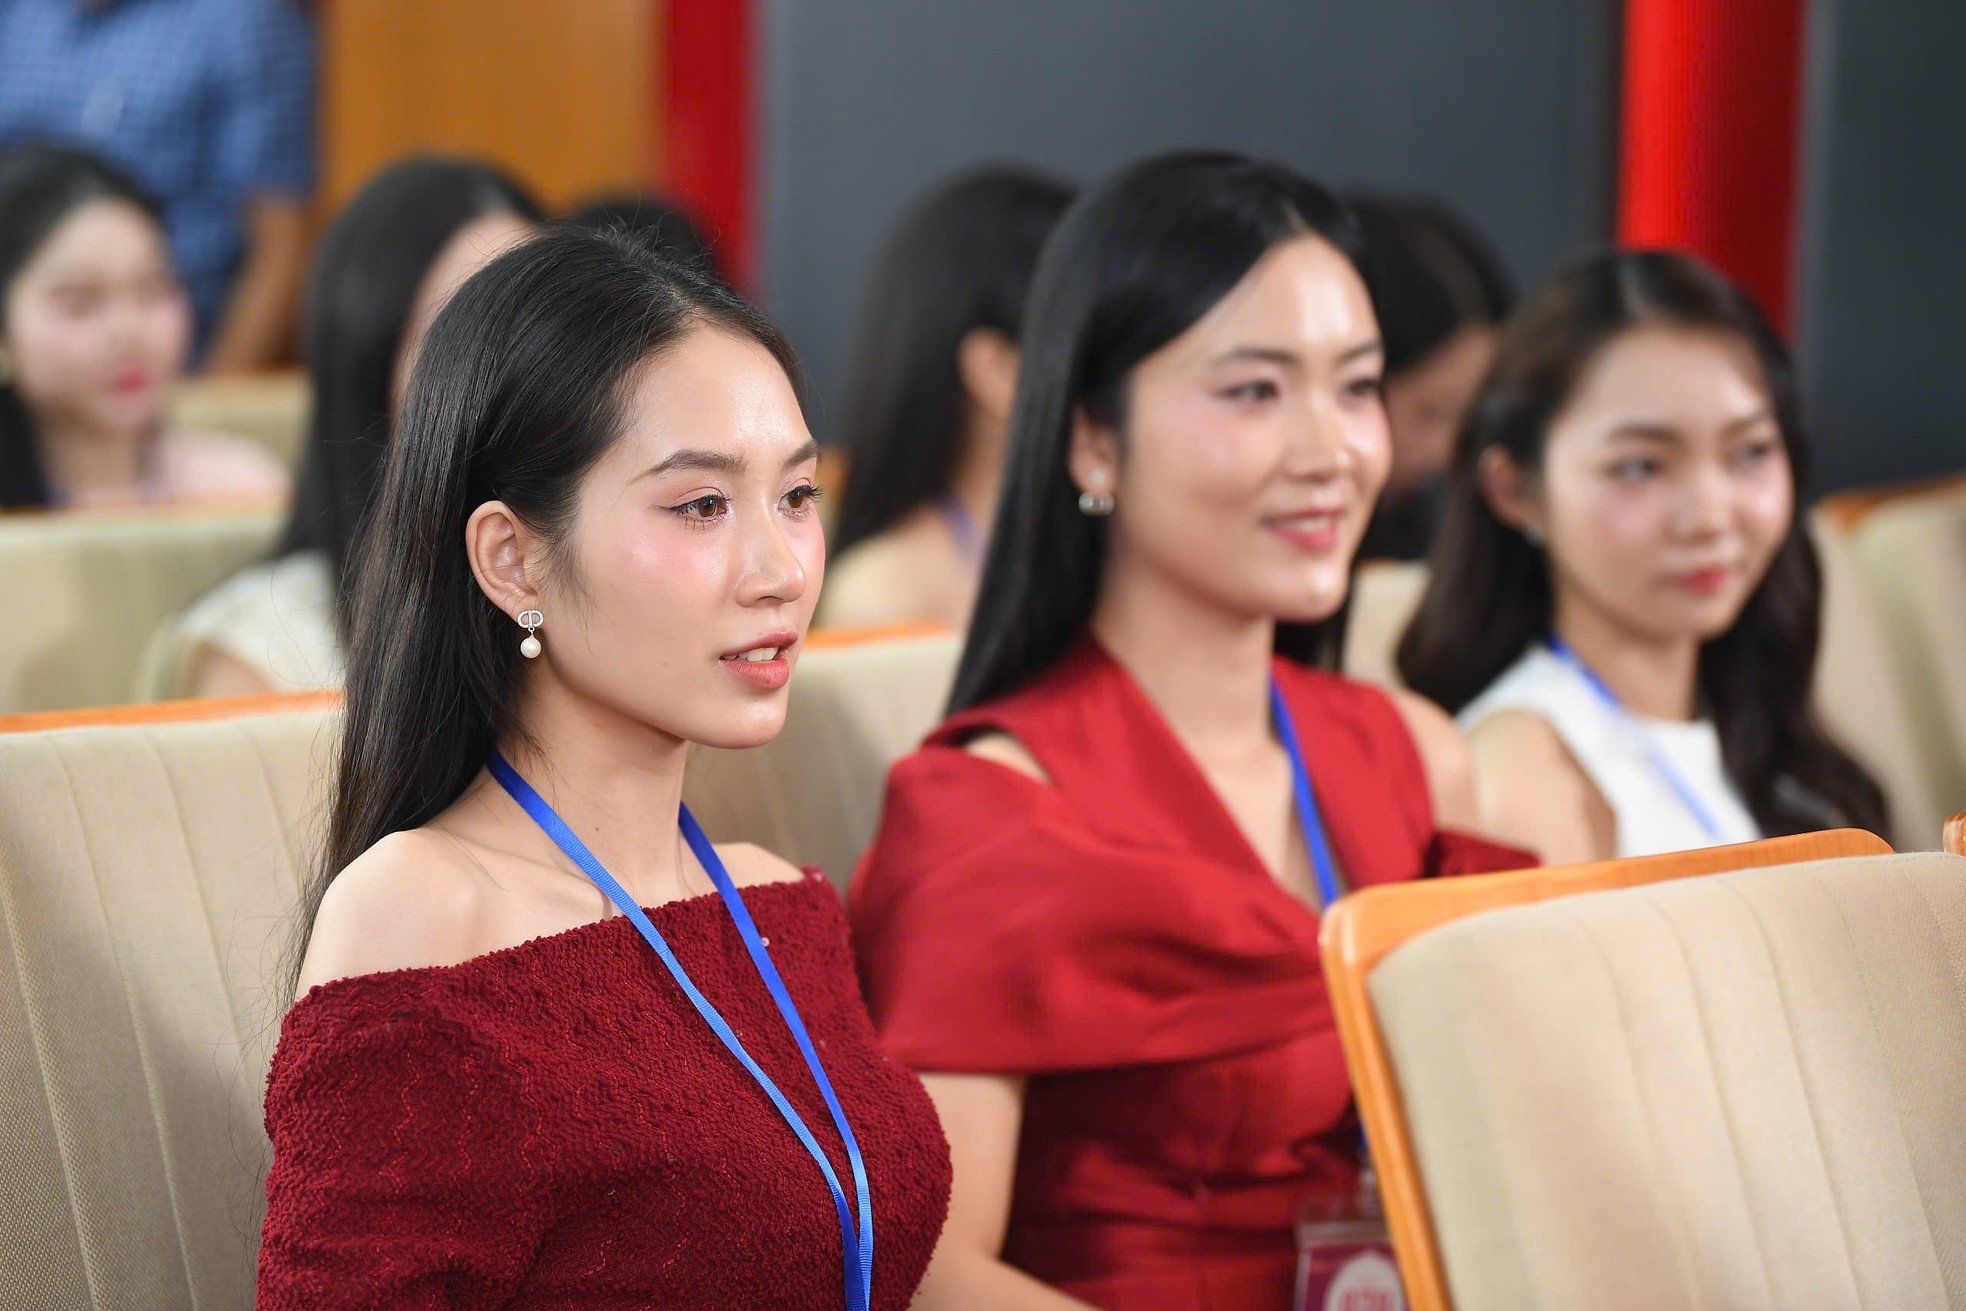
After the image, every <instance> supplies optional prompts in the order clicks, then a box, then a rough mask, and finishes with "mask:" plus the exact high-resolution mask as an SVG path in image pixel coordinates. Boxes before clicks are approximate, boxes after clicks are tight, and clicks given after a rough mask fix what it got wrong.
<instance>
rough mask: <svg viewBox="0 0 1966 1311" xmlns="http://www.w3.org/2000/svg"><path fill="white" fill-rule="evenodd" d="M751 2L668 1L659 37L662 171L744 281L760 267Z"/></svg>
mask: <svg viewBox="0 0 1966 1311" xmlns="http://www.w3.org/2000/svg"><path fill="white" fill-rule="evenodd" d="M752 8H753V0H666V2H665V3H664V4H663V5H662V21H661V25H660V28H659V31H658V36H657V40H658V41H659V42H660V47H661V48H660V52H659V54H660V63H659V67H660V69H661V77H660V78H659V79H658V80H659V82H660V84H661V85H660V92H659V95H660V104H659V105H658V106H657V107H656V108H657V113H658V115H659V118H658V120H657V133H656V135H657V136H658V137H659V138H660V140H661V143H662V144H661V147H660V151H661V171H660V175H659V176H660V178H661V181H662V185H663V187H664V188H665V189H666V190H667V191H669V192H670V193H671V194H672V195H674V196H676V197H677V198H678V199H680V200H681V201H682V202H683V203H684V204H685V205H686V206H687V207H688V208H689V210H690V212H691V213H692V214H694V215H695V216H696V217H697V218H698V219H699V220H700V221H701V222H702V224H703V226H704V228H705V229H706V232H707V235H708V236H709V237H710V238H711V240H712V241H714V242H715V244H716V249H717V259H718V262H719V263H720V264H722V265H723V269H724V273H725V274H726V275H727V276H728V277H730V278H731V280H732V281H734V282H735V283H736V284H737V285H738V286H740V287H749V286H751V285H752V279H753V275H754V273H755V268H754V264H753V260H754V242H753V237H754V233H753V231H752V220H753V214H752V196H751V164H752V160H751V141H752V121H751V85H752V50H751V46H752V23H753V15H752Z"/></svg>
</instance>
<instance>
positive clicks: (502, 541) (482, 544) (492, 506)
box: [464, 501, 542, 620]
mask: <svg viewBox="0 0 1966 1311" xmlns="http://www.w3.org/2000/svg"><path fill="white" fill-rule="evenodd" d="M541 546H542V543H541V542H540V540H539V538H538V537H537V536H535V535H534V533H533V532H532V530H531V529H529V528H527V527H526V526H525V524H524V523H522V522H520V520H519V516H518V515H516V514H514V513H512V511H511V510H510V509H509V508H508V507H507V506H506V504H505V502H503V501H486V502H485V503H484V504H483V505H481V506H479V507H478V508H477V509H476V510H473V511H472V512H471V518H470V519H469V520H468V521H466V523H465V525H464V554H465V557H466V558H467V559H469V560H470V561H471V573H472V576H473V577H475V578H476V579H477V580H478V588H479V590H480V591H482V592H483V593H484V594H485V595H486V596H488V597H490V598H491V603H492V604H493V605H495V606H497V607H498V608H499V609H501V610H503V611H504V612H505V613H506V614H508V615H510V616H512V617H513V618H514V619H515V620H516V619H517V618H518V616H519V614H520V613H521V612H522V611H526V610H536V609H538V608H539V591H538V589H537V588H536V587H534V586H533V581H532V580H533V579H534V578H536V577H537V576H538V553H539V551H540V549H541Z"/></svg>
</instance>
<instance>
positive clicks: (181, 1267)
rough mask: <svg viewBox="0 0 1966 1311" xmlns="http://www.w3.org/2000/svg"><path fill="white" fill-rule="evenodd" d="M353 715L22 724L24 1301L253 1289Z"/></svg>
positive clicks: (20, 1295)
mask: <svg viewBox="0 0 1966 1311" xmlns="http://www.w3.org/2000/svg"><path fill="white" fill-rule="evenodd" d="M331 726H332V720H331V717H330V716H329V715H328V714H326V713H323V712H318V711H317V712H314V713H305V714H277V715H265V716H258V717H251V718H233V719H224V720H216V721H207V722H191V723H161V724H160V723H136V724H124V725H115V726H99V727H86V728H75V729H64V730H59V731H48V732H26V733H0V930H4V931H0V1254H4V1255H0V1306H6V1307H20V1308H27V1309H32V1311H56V1309H57V1308H59V1309H61V1311H70V1309H72V1308H80V1307H88V1308H94V1311H155V1309H156V1308H160V1307H186V1308H192V1307H195V1308H210V1309H211V1311H222V1309H223V1311H230V1309H232V1308H239V1307H248V1306H251V1305H252V1300H253V1268H254V1261H255V1257H256V1253H257V1251H258V1244H259V1226H260V1216H261V1209H262V1196H261V1189H262V1181H263V1179H264V1175H265V1167H266V1160H267V1144H266V1139H265V1135H264V1132H263V1130H262V1127H261V1117H260V1107H261V1095H262V1086H263V1083H264V1078H265V1071H266V1064H267V1061H268V1058H269V1056H270V1054H271V1050H272V1042H273V1038H274V1036H275V1034H276V1032H277V1027H278V1023H279V1019H280V1016H281V1014H282V1012H283V1011H284V1010H285V1007H286V1002H287V998H286V995H285V992H284V982H283V979H282V975H281V967H282V965H283V963H284V959H285V956H284V954H285V952H286V950H287V948H288V945H289V943H290V941H291V935H292V931H293V918H292V916H293V909H294V907H295V905H296V904H297V899H298V896H299V889H300V880H301V877H302V873H303V871H304V870H306V869H307V868H308V867H309V866H310V865H311V862H312V860H313V854H314V852H315V851H316V850H318V843H319V841H320V832H321V830H320V826H319V819H320V811H319V806H320V803H321V799H322V783H323V781H324V779H325V777H326V773H325V768H324V765H325V759H326V757H325V751H326V749H327V748H328V746H329V745H330V734H331Z"/></svg>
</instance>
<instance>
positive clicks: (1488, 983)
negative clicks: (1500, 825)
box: [1369, 854, 1966, 1311]
mask: <svg viewBox="0 0 1966 1311" xmlns="http://www.w3.org/2000/svg"><path fill="white" fill-rule="evenodd" d="M1369 988H1370V994H1371V999H1372V1006H1373V1010H1374V1012H1375V1013H1376V1015H1377V1017H1378V1020H1379V1024H1380V1027H1381V1029H1382V1030H1383V1032H1384V1035H1385V1040H1386V1044H1387V1047H1388V1050H1389V1052H1390V1054H1391V1058H1392V1065H1393V1069H1394V1071H1395V1075H1396V1078H1397V1082H1398V1085H1399V1090H1400V1096H1401V1100H1402V1102H1403V1103H1404V1108H1405V1112H1406V1118H1407V1122H1408V1124H1409V1126H1410V1128H1411V1131H1412V1138H1413V1144H1414V1148H1415V1152H1416V1155H1417V1158H1418V1164H1419V1169H1420V1173H1421V1175H1422V1177H1423V1179H1424V1181H1425V1188H1426V1193H1427V1198H1428V1204H1429V1208H1430V1211H1431V1214H1432V1219H1433V1226H1434V1231H1435V1233H1436V1234H1437V1236H1438V1240H1439V1246H1440V1250H1441V1254H1442V1258H1443V1261H1444V1264H1445V1268H1446V1271H1447V1277H1448V1284H1449V1288H1450V1292H1451V1295H1452V1300H1453V1305H1454V1306H1455V1307H1456V1308H1457V1311H1489V1309H1490V1308H1495V1309H1497V1311H1500V1309H1502V1308H1506V1309H1507V1311H1530V1309H1532V1308H1563V1309H1564V1311H1568V1309H1569V1308H1577V1307H1590V1308H1593V1309H1594V1311H1617V1309H1619V1308H1632V1309H1633V1311H1639V1309H1641V1308H1642V1309H1643V1311H1655V1309H1656V1308H1662V1307H1675V1308H1677V1307H1711V1308H1716V1311H1721V1309H1724V1311H1754V1309H1757V1308H1775V1307H1807V1308H1811V1311H1843V1309H1844V1308H1850V1309H1852V1311H1855V1309H1857V1308H1865V1309H1874V1311H1886V1309H1888V1311H1918V1309H1921V1308H1942V1307H1947V1306H1952V1307H1958V1306H1966V1132H1961V1128H1960V1106H1961V1105H1962V1102H1966V859H1961V858H1959V857H1954V856H1946V855H1940V854H1917V855H1899V856H1862V857H1846V858H1843V859H1838V860H1827V861H1819V862H1811V863H1806V864H1800V865H1784V866H1775V867H1771V868H1764V869H1753V870H1744V871H1741V872H1737V873H1729V874H1717V875H1713V876H1710V877H1706V878H1696V879H1684V880H1679V881H1674V882H1666V883H1654V884H1649V885H1646V886H1642V887H1633V888H1625V889H1621V890H1618V891H1611V892H1594V893H1586V894H1583V895H1580V896H1575V897H1567V898H1562V899H1558V900H1554V901H1545V902H1541V903H1538V904H1533V905H1525V906H1519V907H1513V908H1510V909H1506V910H1498V911H1491V912H1488V913H1485V914H1478V915H1474V916H1471V917H1469V918H1466V919H1461V920H1457V921H1455V922H1453V923H1450V924H1447V925H1444V926H1442V927H1440V928H1436V929H1433V930H1431V931H1429V932H1426V933H1424V934H1422V935H1421V936H1419V937H1417V938H1414V939H1413V940H1412V941H1410V942H1407V943H1406V944H1404V945H1403V946H1400V947H1398V948H1396V949H1395V950H1394V951H1393V952H1391V953H1390V954H1389V955H1387V956H1386V957H1385V959H1384V960H1382V961H1381V962H1380V963H1379V965H1378V966H1377V967H1376V968H1375V969H1374V970H1373V971H1372V973H1371V975H1370V977H1369Z"/></svg>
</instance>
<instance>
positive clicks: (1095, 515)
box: [1079, 492, 1113, 519]
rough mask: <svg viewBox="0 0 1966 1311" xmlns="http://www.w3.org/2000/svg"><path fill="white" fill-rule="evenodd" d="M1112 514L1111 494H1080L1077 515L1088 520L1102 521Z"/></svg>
mask: <svg viewBox="0 0 1966 1311" xmlns="http://www.w3.org/2000/svg"><path fill="white" fill-rule="evenodd" d="M1112 512H1113V494H1112V493H1111V492H1080V493H1079V513H1080V514H1082V515H1084V516H1085V517H1086V518H1088V519H1104V518H1105V517H1106V516H1107V515H1109V514H1111V513H1112Z"/></svg>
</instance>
